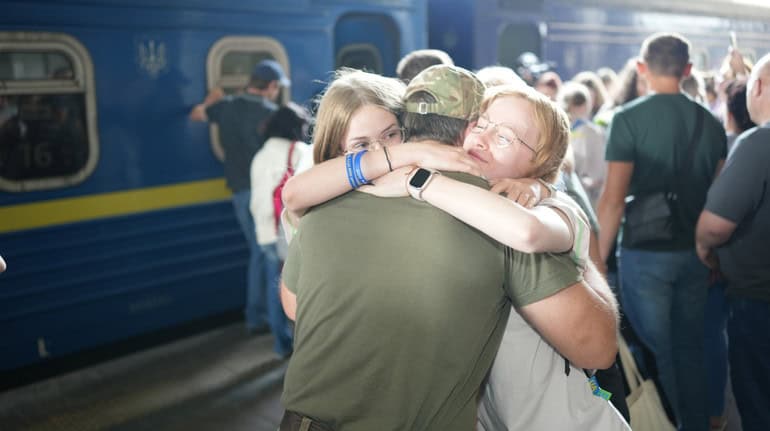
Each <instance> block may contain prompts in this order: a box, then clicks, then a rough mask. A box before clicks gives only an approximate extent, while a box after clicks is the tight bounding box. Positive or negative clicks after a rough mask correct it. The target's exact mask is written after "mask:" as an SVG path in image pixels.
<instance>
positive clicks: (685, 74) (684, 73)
mask: <svg viewBox="0 0 770 431" xmlns="http://www.w3.org/2000/svg"><path fill="white" fill-rule="evenodd" d="M691 72H692V63H687V66H685V67H684V69H683V70H682V78H685V77H688V76H690V73H691Z"/></svg>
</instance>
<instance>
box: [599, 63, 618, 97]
mask: <svg viewBox="0 0 770 431" xmlns="http://www.w3.org/2000/svg"><path fill="white" fill-rule="evenodd" d="M596 74H597V75H598V76H599V79H601V80H602V84H604V88H606V89H607V92H609V93H610V94H612V92H613V91H614V90H615V83H616V82H617V81H618V74H617V73H616V72H615V71H614V70H612V69H611V68H609V67H600V68H599V69H598V70H597V71H596Z"/></svg>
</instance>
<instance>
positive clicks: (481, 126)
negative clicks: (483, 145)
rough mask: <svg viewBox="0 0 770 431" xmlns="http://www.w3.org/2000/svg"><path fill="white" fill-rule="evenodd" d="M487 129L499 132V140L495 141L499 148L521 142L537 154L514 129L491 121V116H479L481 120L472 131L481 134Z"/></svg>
mask: <svg viewBox="0 0 770 431" xmlns="http://www.w3.org/2000/svg"><path fill="white" fill-rule="evenodd" d="M487 129H491V130H494V131H495V133H497V141H495V144H496V145H497V148H507V147H510V146H511V145H513V143H514V142H520V143H521V144H522V145H524V146H525V147H527V148H529V150H530V151H532V152H533V153H535V154H537V150H535V149H534V148H532V147H531V146H530V145H529V144H527V143H526V142H524V140H523V139H521V138H519V136H518V135H517V134H516V132H514V131H513V129H511V128H510V127H508V126H506V125H503V124H500V123H493V122H491V121H489V118H487V117H485V116H482V117H479V120H478V121H477V122H476V125H475V126H473V128H472V129H471V133H475V134H477V135H480V134H482V133H484V132H485V131H486V130H487Z"/></svg>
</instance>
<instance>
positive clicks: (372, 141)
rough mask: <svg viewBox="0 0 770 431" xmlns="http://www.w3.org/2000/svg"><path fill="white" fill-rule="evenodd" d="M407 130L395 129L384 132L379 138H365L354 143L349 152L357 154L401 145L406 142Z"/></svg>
mask: <svg viewBox="0 0 770 431" xmlns="http://www.w3.org/2000/svg"><path fill="white" fill-rule="evenodd" d="M405 134H406V132H405V130H404V129H403V128H401V127H393V128H390V129H388V130H386V131H384V132H383V133H382V134H381V135H380V137H379V138H364V139H361V140H359V141H356V142H354V143H353V144H352V145H351V146H350V148H349V149H348V152H350V153H357V152H359V151H363V150H369V149H371V148H373V147H375V146H379V147H386V146H388V145H393V144H400V143H402V142H404V135H405Z"/></svg>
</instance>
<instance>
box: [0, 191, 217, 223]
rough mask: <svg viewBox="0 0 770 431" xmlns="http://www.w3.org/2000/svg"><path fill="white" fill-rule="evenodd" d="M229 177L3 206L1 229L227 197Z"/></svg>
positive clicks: (82, 219)
mask: <svg viewBox="0 0 770 431" xmlns="http://www.w3.org/2000/svg"><path fill="white" fill-rule="evenodd" d="M231 196H232V194H231V192H230V190H229V189H227V187H226V186H225V180H224V179H222V178H217V179H213V180H203V181H191V182H188V183H181V184H174V185H170V186H159V187H147V188H143V189H136V190H129V191H122V192H111V193H100V194H95V195H89V196H81V197H76V198H66V199H54V200H50V201H44V202H36V203H29V204H22V205H13V206H8V207H0V233H5V232H14V231H19V230H25V229H34V228H39V227H46V226H54V225H58V224H64V223H73V222H80V221H87V220H94V219H99V218H103V217H114V216H121V215H127V214H136V213H142V212H147V211H153V210H161V209H168V208H174V207H179V206H185V205H195V204H202V203H208V202H216V201H222V200H227V199H229V198H230V197H231Z"/></svg>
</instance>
